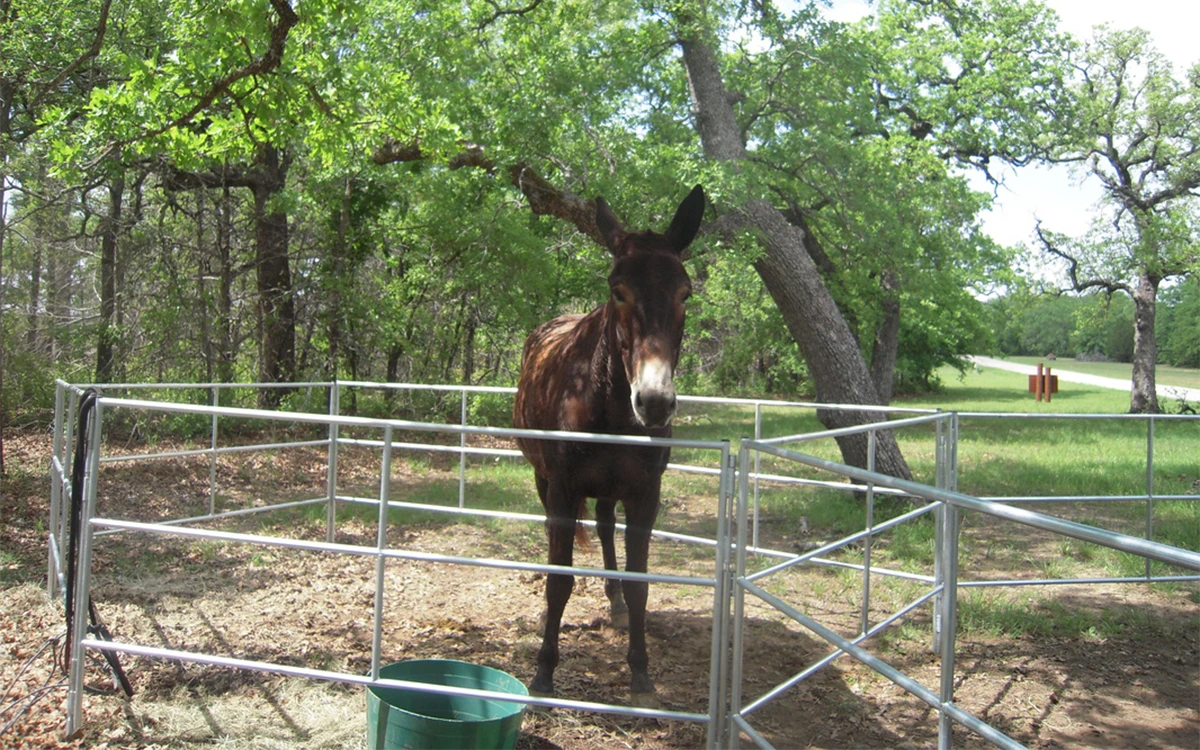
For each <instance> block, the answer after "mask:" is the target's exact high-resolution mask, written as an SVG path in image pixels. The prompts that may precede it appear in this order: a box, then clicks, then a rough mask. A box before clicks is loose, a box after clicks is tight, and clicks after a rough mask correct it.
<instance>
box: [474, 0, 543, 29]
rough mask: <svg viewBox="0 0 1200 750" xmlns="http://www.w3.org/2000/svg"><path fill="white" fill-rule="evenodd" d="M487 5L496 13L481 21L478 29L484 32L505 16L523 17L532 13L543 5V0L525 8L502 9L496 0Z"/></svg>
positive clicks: (490, 0)
mask: <svg viewBox="0 0 1200 750" xmlns="http://www.w3.org/2000/svg"><path fill="white" fill-rule="evenodd" d="M487 4H488V5H490V6H492V10H493V11H494V12H493V13H492V15H490V16H488V17H487V18H485V19H484V20H483V21H481V22H480V24H479V26H477V27H476V28H477V29H478V30H479V31H483V30H484V29H486V28H487V27H488V26H491V25H492V24H494V23H495V22H496V21H499V20H500V19H501V18H503V17H504V16H523V15H525V14H526V13H531V12H533V11H534V10H536V9H537V7H538V6H539V5H541V4H542V0H532V2H530V3H529V5H526V6H525V7H523V8H502V7H500V3H498V2H495V0H487Z"/></svg>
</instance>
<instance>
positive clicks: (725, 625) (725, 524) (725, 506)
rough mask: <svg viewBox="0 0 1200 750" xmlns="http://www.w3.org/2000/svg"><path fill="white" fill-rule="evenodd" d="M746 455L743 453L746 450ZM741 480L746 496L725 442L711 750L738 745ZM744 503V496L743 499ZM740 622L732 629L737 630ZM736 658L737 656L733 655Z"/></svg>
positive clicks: (711, 670)
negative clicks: (735, 604)
mask: <svg viewBox="0 0 1200 750" xmlns="http://www.w3.org/2000/svg"><path fill="white" fill-rule="evenodd" d="M743 452H744V450H743ZM735 476H736V477H740V484H739V487H740V488H741V492H742V493H744V492H745V479H746V477H745V464H743V463H741V462H738V463H736V464H735V463H734V457H733V454H732V453H731V451H730V446H729V441H728V440H725V441H723V442H722V447H721V476H720V480H719V481H718V483H717V549H716V561H715V567H716V570H715V571H714V578H715V580H716V585H715V586H714V587H713V635H712V650H711V654H710V657H709V679H710V680H711V683H710V684H709V688H708V737H707V741H706V743H705V746H706V747H707V748H709V750H715V749H716V748H724V747H728V748H731V750H733V748H734V746H735V745H736V743H737V732H736V731H732V729H731V722H730V703H729V695H730V682H731V680H732V682H733V684H734V688H733V689H734V691H736V690H737V677H738V675H739V674H740V672H739V671H738V670H736V669H734V668H733V666H732V665H731V663H730V661H731V660H730V653H729V652H730V645H731V644H730V638H729V630H730V612H729V609H730V585H731V580H730V578H731V560H730V552H731V551H732V544H733V530H732V529H731V528H730V526H731V523H730V521H731V520H732V516H733V505H734V503H733V495H734V490H733V487H734V484H733V483H734V479H735ZM742 499H743V501H744V500H745V495H744V494H743V495H742ZM737 512H738V519H739V521H738V523H737V524H736V527H737V534H738V540H739V541H738V550H737V555H738V557H739V558H741V557H742V556H743V555H744V554H745V536H746V525H745V520H746V519H745V504H744V502H743V503H740V504H738V508H737ZM739 625H740V623H739V621H738V620H734V624H733V627H734V628H738V627H739ZM734 658H737V653H736V652H734Z"/></svg>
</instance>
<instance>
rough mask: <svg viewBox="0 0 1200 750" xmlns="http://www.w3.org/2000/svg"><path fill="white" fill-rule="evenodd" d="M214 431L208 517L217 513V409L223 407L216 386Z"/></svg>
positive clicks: (212, 433)
mask: <svg viewBox="0 0 1200 750" xmlns="http://www.w3.org/2000/svg"><path fill="white" fill-rule="evenodd" d="M212 405H213V409H214V411H213V415H212V430H211V434H210V435H209V438H210V441H209V454H208V515H210V516H211V515H214V514H215V513H216V512H217V412H216V411H215V409H216V408H217V407H219V406H220V405H221V389H220V388H218V387H216V386H215V385H214V386H213V387H212Z"/></svg>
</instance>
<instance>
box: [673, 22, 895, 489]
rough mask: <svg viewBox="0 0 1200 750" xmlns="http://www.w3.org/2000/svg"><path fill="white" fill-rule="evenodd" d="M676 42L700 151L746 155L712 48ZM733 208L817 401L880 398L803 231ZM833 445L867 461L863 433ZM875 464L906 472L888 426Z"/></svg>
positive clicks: (871, 417)
mask: <svg viewBox="0 0 1200 750" xmlns="http://www.w3.org/2000/svg"><path fill="white" fill-rule="evenodd" d="M681 46H682V48H683V61H684V66H685V68H686V70H687V75H688V85H689V87H690V89H691V93H692V102H693V114H694V116H695V119H696V130H697V132H698V133H699V135H700V141H701V144H702V146H703V148H704V153H705V155H706V156H707V157H708V158H710V159H714V160H717V161H729V162H737V161H743V160H745V158H746V147H745V140H744V138H743V136H742V132H741V129H740V127H739V126H738V123H737V119H736V117H735V114H734V111H733V105H732V104H731V99H730V97H729V93H728V92H727V91H726V89H725V84H724V81H723V79H722V78H721V72H720V69H719V67H718V65H717V58H716V55H715V53H714V51H713V47H712V46H711V45H710V44H709V43H707V42H705V41H703V40H702V39H701V38H700V37H699V35H698V33H697V32H695V31H693V36H691V37H690V38H687V39H684V40H683V41H682V42H681ZM737 213H738V214H739V215H740V217H741V219H742V220H743V224H744V226H746V227H748V228H751V229H753V230H755V231H756V232H757V233H758V235H759V238H760V240H761V242H762V244H763V249H764V251H765V252H764V254H763V256H762V258H760V259H759V260H758V261H757V262H756V263H755V269H756V270H757V271H758V273H759V275H760V276H761V277H762V279H763V282H764V283H765V284H766V287H767V290H768V292H770V294H771V297H772V298H773V299H774V300H775V303H776V304H777V305H778V306H779V310H780V312H781V313H782V314H783V318H784V321H785V322H786V324H787V326H788V330H789V331H790V332H791V334H792V336H793V337H795V339H796V343H797V344H798V345H799V346H800V350H801V352H802V353H803V355H804V358H805V360H806V361H807V363H808V368H809V372H810V373H811V374H812V378H813V383H814V385H815V386H816V390H817V400H818V401H821V402H825V403H832V404H854V405H871V404H879V403H881V401H880V397H879V394H878V392H877V391H876V389H875V384H874V383H873V382H872V380H871V376H870V373H869V371H868V370H867V365H866V361H865V360H864V359H863V356H862V351H861V349H860V348H859V345H858V341H857V340H856V339H855V338H854V334H853V333H852V332H851V330H850V327H849V326H848V325H847V324H846V320H845V318H844V317H843V316H842V314H841V312H840V311H839V310H838V307H837V304H836V303H835V302H834V299H833V296H832V295H831V294H830V293H829V290H828V289H827V288H826V287H825V285H824V284H823V283H822V281H821V277H820V273H819V272H818V270H817V267H816V265H815V264H814V263H813V260H812V258H811V257H809V255H808V253H807V251H806V250H805V248H804V234H803V230H801V229H800V228H799V227H796V226H794V225H792V224H790V223H789V222H788V221H787V219H786V218H785V217H784V215H783V214H782V213H781V212H780V211H779V210H777V209H776V208H775V207H774V206H772V205H771V204H770V203H767V202H765V201H751V202H750V203H748V204H746V205H745V206H743V207H742V208H741V209H740V210H738V211H737ZM818 418H819V419H820V420H821V422H822V424H824V425H825V426H827V427H830V428H838V427H847V426H851V425H856V424H865V423H868V422H877V421H881V420H882V419H883V418H884V415H883V414H882V413H880V412H860V411H835V410H820V411H818ZM838 447H839V448H840V449H841V452H842V457H843V459H844V460H845V461H846V463H848V464H850V465H852V466H858V467H865V466H866V465H867V447H868V440H867V436H866V435H865V434H864V435H852V436H847V437H843V438H839V439H838ZM875 466H876V470H877V471H880V472H883V473H886V474H890V475H892V476H896V477H902V478H905V479H907V478H910V477H911V476H912V473H911V471H910V470H909V468H908V464H907V462H905V460H904V456H903V455H902V454H901V453H900V448H899V446H898V445H897V443H896V440H895V437H894V436H893V435H892V433H891V432H881V433H880V434H879V436H878V441H877V449H876V461H875Z"/></svg>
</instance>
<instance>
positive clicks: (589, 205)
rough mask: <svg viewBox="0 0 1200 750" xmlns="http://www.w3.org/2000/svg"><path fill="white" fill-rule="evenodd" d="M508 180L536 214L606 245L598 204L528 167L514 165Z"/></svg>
mask: <svg viewBox="0 0 1200 750" xmlns="http://www.w3.org/2000/svg"><path fill="white" fill-rule="evenodd" d="M508 177H509V179H510V180H512V183H513V185H516V187H517V189H518V190H520V191H521V194H522V195H524V196H525V199H526V200H528V201H529V208H530V209H531V210H532V211H533V213H534V214H535V215H537V216H557V217H558V218H560V219H564V220H566V221H568V222H570V223H571V224H574V225H575V228H576V229H578V230H579V231H580V232H582V233H583V234H586V235H587V236H588V237H591V238H592V239H593V240H595V241H596V243H597V244H599V245H602V246H603V245H604V244H605V242H604V235H603V234H601V232H600V228H599V227H597V226H596V201H590V200H584V199H583V198H580V197H579V196H577V195H575V194H574V193H570V192H568V191H566V190H560V189H558V188H556V187H554V186H553V185H551V184H550V183H549V182H547V181H546V180H545V178H543V177H542V176H541V175H539V174H538V173H537V172H535V171H534V170H533V168H532V167H530V166H529V165H528V164H514V165H512V166H511V167H509V168H508Z"/></svg>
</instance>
